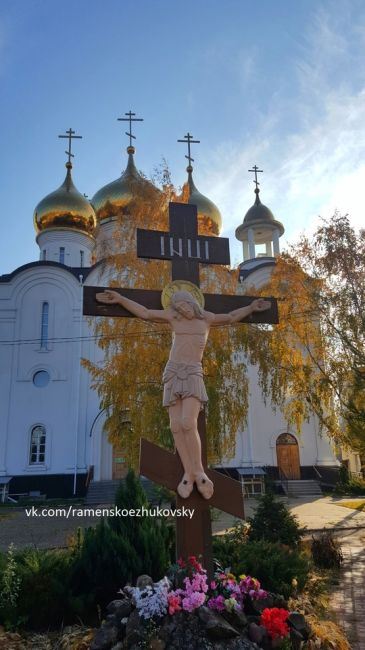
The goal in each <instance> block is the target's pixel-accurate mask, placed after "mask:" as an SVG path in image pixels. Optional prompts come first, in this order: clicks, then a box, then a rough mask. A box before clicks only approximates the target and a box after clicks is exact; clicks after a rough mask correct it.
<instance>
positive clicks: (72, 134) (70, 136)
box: [58, 128, 82, 164]
mask: <svg viewBox="0 0 365 650" xmlns="http://www.w3.org/2000/svg"><path fill="white" fill-rule="evenodd" d="M66 134H67V135H59V136H58V137H59V138H66V139H67V140H68V150H67V151H65V154H66V155H67V156H68V161H67V162H68V164H70V163H71V158H74V154H73V153H71V144H72V140H75V139H76V138H78V139H80V140H81V139H82V135H75V131H73V130H72V129H71V128H69V130H68V131H66Z"/></svg>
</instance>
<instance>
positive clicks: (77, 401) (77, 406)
mask: <svg viewBox="0 0 365 650" xmlns="http://www.w3.org/2000/svg"><path fill="white" fill-rule="evenodd" d="M83 280H84V276H83V275H79V283H80V301H79V304H80V325H79V337H80V345H79V354H78V365H77V373H76V385H75V389H76V390H75V396H74V400H75V466H74V487H73V494H74V496H75V495H76V490H77V453H78V442H79V415H80V380H81V354H82V303H83Z"/></svg>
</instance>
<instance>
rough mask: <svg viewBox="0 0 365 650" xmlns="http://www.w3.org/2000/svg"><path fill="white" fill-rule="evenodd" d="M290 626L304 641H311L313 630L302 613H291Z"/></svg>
mask: <svg viewBox="0 0 365 650" xmlns="http://www.w3.org/2000/svg"><path fill="white" fill-rule="evenodd" d="M288 624H289V626H290V627H291V628H292V630H295V631H296V632H299V634H301V636H302V639H303V640H304V641H307V640H308V639H309V635H310V632H311V630H310V627H309V625H308V623H307V622H306V620H305V618H304V616H303V614H300V612H290V614H289V616H288Z"/></svg>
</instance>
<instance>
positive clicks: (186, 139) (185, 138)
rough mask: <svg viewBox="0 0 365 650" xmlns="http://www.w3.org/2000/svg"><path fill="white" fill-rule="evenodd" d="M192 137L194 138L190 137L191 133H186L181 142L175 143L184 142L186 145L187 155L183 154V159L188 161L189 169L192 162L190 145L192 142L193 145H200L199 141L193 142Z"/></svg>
mask: <svg viewBox="0 0 365 650" xmlns="http://www.w3.org/2000/svg"><path fill="white" fill-rule="evenodd" d="M193 137H194V136H193V135H191V133H189V131H188V132H187V134H186V135H184V139H183V140H178V141H177V142H186V144H187V145H188V155H186V154H185V158H187V159H188V161H189V167H191V163H192V162H194V158H192V157H191V152H190V144H191V143H192V142H193V143H194V144H198V143H200V140H193Z"/></svg>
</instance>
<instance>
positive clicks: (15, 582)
mask: <svg viewBox="0 0 365 650" xmlns="http://www.w3.org/2000/svg"><path fill="white" fill-rule="evenodd" d="M20 585H21V577H20V575H19V569H18V567H17V564H16V560H15V556H14V545H13V544H10V546H9V548H8V551H7V553H6V555H1V560H0V623H2V624H3V625H4V627H5V628H6V629H12V628H13V627H16V625H17V623H18V620H19V614H18V599H19V591H20Z"/></svg>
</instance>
